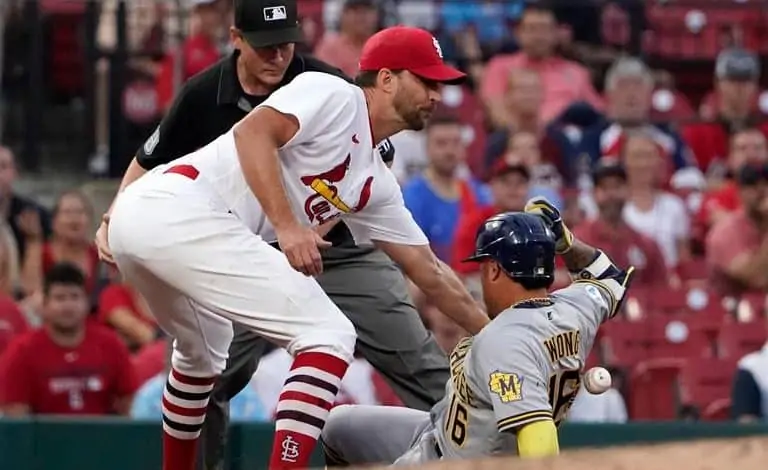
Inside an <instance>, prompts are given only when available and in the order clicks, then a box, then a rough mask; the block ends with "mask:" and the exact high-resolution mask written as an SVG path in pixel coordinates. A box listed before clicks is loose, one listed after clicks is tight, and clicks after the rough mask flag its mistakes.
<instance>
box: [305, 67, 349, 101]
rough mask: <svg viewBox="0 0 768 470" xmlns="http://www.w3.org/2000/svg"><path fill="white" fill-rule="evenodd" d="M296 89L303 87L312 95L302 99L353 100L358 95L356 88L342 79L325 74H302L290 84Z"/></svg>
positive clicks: (310, 72)
mask: <svg viewBox="0 0 768 470" xmlns="http://www.w3.org/2000/svg"><path fill="white" fill-rule="evenodd" d="M290 85H293V87H294V88H297V87H302V88H304V89H306V90H307V91H311V94H310V95H308V96H306V97H304V96H302V97H301V98H302V99H304V98H312V97H316V98H323V99H328V97H336V98H338V99H352V98H353V97H354V96H355V93H356V86H355V85H353V84H351V83H349V82H348V81H346V80H344V79H343V78H341V77H337V76H335V75H331V74H328V73H325V72H315V71H308V72H303V73H300V74H299V75H297V76H296V78H294V79H293V81H292V82H291V83H290Z"/></svg>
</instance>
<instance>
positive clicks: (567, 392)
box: [431, 254, 631, 459]
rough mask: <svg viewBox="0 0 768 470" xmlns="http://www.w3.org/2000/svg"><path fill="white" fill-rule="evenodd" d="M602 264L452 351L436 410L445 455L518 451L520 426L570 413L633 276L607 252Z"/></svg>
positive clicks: (507, 315)
mask: <svg viewBox="0 0 768 470" xmlns="http://www.w3.org/2000/svg"><path fill="white" fill-rule="evenodd" d="M598 262H599V263H598ZM606 262H607V264H606ZM600 266H602V267H603V268H604V269H598V270H597V272H594V274H593V271H592V270H585V271H583V272H582V273H581V279H579V280H577V281H575V282H574V283H573V284H571V285H570V286H568V287H566V288H564V289H561V290H558V291H556V292H554V293H553V294H552V295H551V296H550V297H549V299H546V300H545V299H541V300H535V301H530V302H525V303H522V304H518V305H516V306H513V307H511V308H509V309H507V310H505V311H504V312H502V313H501V314H500V315H499V316H497V317H496V318H495V319H494V320H493V321H492V322H491V323H490V324H489V325H488V326H487V327H486V328H484V329H483V331H481V332H480V333H479V334H478V335H476V336H475V338H474V339H473V338H466V339H465V340H463V341H462V342H461V343H459V345H458V346H457V347H456V348H455V349H454V351H453V353H452V354H451V357H450V363H451V380H450V381H449V382H448V383H447V384H446V395H445V398H443V400H442V401H441V402H439V403H438V404H437V405H435V407H434V408H433V409H432V421H433V423H434V429H433V430H432V431H431V432H433V433H434V435H435V439H436V442H437V445H438V450H439V452H440V453H441V454H442V455H443V457H445V458H461V459H466V458H475V457H480V456H487V455H491V454H497V453H505V454H508V453H516V451H517V444H516V442H515V432H514V431H516V430H517V429H519V428H520V427H522V426H524V425H527V424H530V423H533V422H536V421H541V420H548V419H553V420H554V422H555V424H560V422H562V421H563V419H565V416H566V414H567V412H568V409H569V408H570V406H571V404H572V402H573V400H574V398H575V397H576V393H577V392H578V390H579V385H580V382H581V370H582V368H583V367H584V363H585V361H586V358H587V355H588V354H589V352H590V350H591V349H592V344H593V342H594V340H595V336H596V334H597V331H598V328H599V327H600V324H601V323H602V322H603V321H605V320H607V319H608V318H610V317H612V316H613V314H614V312H615V311H616V310H617V308H618V305H619V302H620V301H621V299H622V297H623V295H624V291H625V286H626V285H627V280H628V278H629V275H628V274H627V273H625V272H622V271H619V270H618V269H616V268H615V267H613V265H612V264H610V261H608V260H607V257H605V255H602V254H601V255H600V257H599V258H598V259H596V261H595V263H593V264H592V265H591V266H590V267H595V268H599V267H600ZM630 272H631V270H630ZM605 274H607V275H608V276H609V277H602V278H601V276H600V275H605ZM505 431H512V432H505Z"/></svg>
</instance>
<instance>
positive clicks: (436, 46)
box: [432, 36, 443, 59]
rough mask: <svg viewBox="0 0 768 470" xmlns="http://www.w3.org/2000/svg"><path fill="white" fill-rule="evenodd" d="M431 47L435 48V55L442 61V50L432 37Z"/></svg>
mask: <svg viewBox="0 0 768 470" xmlns="http://www.w3.org/2000/svg"><path fill="white" fill-rule="evenodd" d="M432 45H433V46H435V50H436V51H437V55H439V56H440V58H441V59H442V58H443V48H442V47H440V43H439V42H437V38H436V37H434V36H433V37H432Z"/></svg>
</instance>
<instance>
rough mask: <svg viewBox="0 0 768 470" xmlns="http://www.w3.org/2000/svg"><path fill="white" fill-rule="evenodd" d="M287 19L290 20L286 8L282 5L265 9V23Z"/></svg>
mask: <svg viewBox="0 0 768 470" xmlns="http://www.w3.org/2000/svg"><path fill="white" fill-rule="evenodd" d="M285 19H288V13H286V11H285V7H284V6H282V5H280V6H277V7H265V8H264V21H279V20H285Z"/></svg>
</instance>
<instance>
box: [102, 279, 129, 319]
mask: <svg viewBox="0 0 768 470" xmlns="http://www.w3.org/2000/svg"><path fill="white" fill-rule="evenodd" d="M118 308H127V309H130V308H131V305H130V302H129V300H128V299H127V298H126V295H125V292H123V289H122V288H121V287H120V286H119V285H117V284H112V285H109V286H107V288H106V289H104V290H103V291H102V292H101V295H99V320H100V321H101V322H102V323H108V321H109V316H110V315H111V314H112V312H113V311H114V310H115V309H118Z"/></svg>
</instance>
